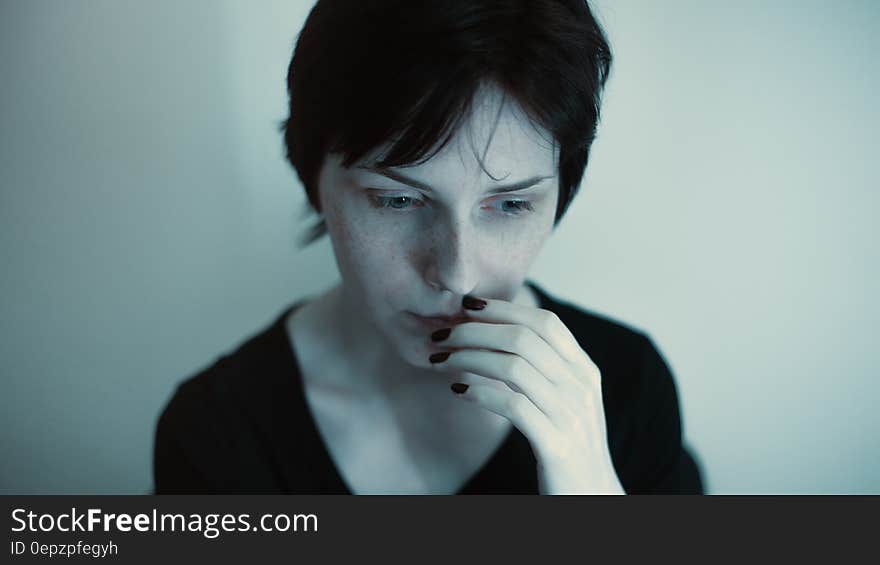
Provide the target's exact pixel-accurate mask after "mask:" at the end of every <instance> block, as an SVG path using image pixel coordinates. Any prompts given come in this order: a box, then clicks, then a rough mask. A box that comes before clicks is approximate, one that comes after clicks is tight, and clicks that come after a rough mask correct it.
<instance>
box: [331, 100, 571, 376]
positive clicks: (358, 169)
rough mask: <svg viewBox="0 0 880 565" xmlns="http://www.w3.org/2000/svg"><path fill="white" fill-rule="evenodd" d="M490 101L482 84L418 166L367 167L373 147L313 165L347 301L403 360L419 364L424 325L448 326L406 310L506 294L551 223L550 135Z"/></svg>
mask: <svg viewBox="0 0 880 565" xmlns="http://www.w3.org/2000/svg"><path fill="white" fill-rule="evenodd" d="M499 102H500V96H499V95H498V93H497V91H484V93H483V94H481V95H480V96H479V97H478V98H477V99H476V100H475V104H474V111H473V113H472V115H471V117H470V118H469V119H468V120H467V121H466V123H465V124H464V125H463V127H462V128H460V129H459V131H458V133H457V135H456V136H455V137H453V138H452V139H451V140H450V143H449V144H448V145H447V146H446V147H445V148H444V149H443V150H442V151H441V152H440V153H438V154H437V155H435V156H434V157H433V158H432V159H430V160H429V161H427V162H426V163H424V164H422V165H417V166H409V167H401V168H392V169H384V170H380V169H376V168H374V167H373V166H372V165H373V163H372V160H373V158H374V157H375V155H376V154H377V153H378V152H374V153H373V154H372V155H370V156H368V157H367V158H365V159H364V160H362V161H361V162H359V163H356V164H355V165H354V166H352V167H351V168H349V169H345V168H342V166H341V165H340V161H341V160H340V157H339V156H337V155H329V156H328V157H327V159H326V160H325V164H324V166H323V168H322V170H321V174H320V178H319V194H320V199H321V206H322V210H323V213H324V220H325V222H326V224H327V230H328V234H329V236H330V239H331V242H332V245H333V250H334V253H335V257H336V262H337V265H338V267H339V270H340V274H341V277H342V287H343V296H344V301H345V303H346V306H347V307H349V308H351V309H353V310H356V311H355V312H352V313H351V314H352V317H353V319H356V320H359V321H358V322H357V323H360V322H364V323H366V326H365V327H369V331H378V332H379V334H381V336H383V337H384V338H385V340H387V342H388V343H389V344H390V346H391V349H392V350H393V351H394V353H396V354H397V355H398V356H399V357H400V358H401V359H403V360H404V361H406V362H407V363H409V364H410V365H414V366H417V367H428V366H430V363H429V362H428V361H427V357H428V355H430V354H431V353H433V352H435V351H438V349H437V347H436V346H434V345H433V344H432V342H431V340H430V338H429V336H430V334H431V332H432V331H433V330H435V329H439V328H442V327H449V325H450V324H449V323H448V322H447V323H443V322H435V323H431V322H428V323H426V322H425V321H423V320H419V318H417V317H416V316H414V315H421V316H441V315H442V316H448V317H453V316H456V315H462V313H463V312H462V308H461V299H462V297H463V296H464V295H465V294H473V295H475V296H483V297H488V298H499V299H502V300H509V301H513V300H514V297H516V296H517V294H518V292H519V291H520V290H521V288H522V285H523V280H524V278H525V277H526V274H527V271H528V269H529V266H530V265H531V263H532V261H533V260H534V259H535V257H536V256H537V254H538V252H539V251H540V250H541V248H542V246H543V245H544V242H545V241H546V239H547V237H548V236H549V235H550V233H551V231H552V229H553V219H554V215H555V211H556V203H557V199H558V176H557V153H556V152H555V151H554V148H553V145H552V142H551V141H550V140H552V137H551V136H550V135H549V134H547V133H546V132H544V131H541V133H540V134H539V133H538V132H537V131H535V128H534V126H533V125H532V124H531V123H530V122H528V121H527V119H526V118H525V117H524V115H523V114H522V112H521V111H519V109H518V108H517V107H511V102H510V101H508V102H507V103H505V104H504V107H503V109H502V111H501V113H500V115H499V113H498V108H499ZM496 123H497V127H495V124H496ZM493 130H494V131H493ZM539 131H540V130H539ZM483 155H484V157H483V164H484V167H485V170H484V168H483V167H481V166H480V162H479V159H480V157H481V156H483ZM487 171H488V173H489V174H491V177H490V176H489V174H487ZM492 177H494V179H493V178H492Z"/></svg>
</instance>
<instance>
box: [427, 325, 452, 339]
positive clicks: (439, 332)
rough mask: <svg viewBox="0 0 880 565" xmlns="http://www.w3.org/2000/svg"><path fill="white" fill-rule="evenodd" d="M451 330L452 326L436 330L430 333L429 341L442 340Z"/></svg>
mask: <svg viewBox="0 0 880 565" xmlns="http://www.w3.org/2000/svg"><path fill="white" fill-rule="evenodd" d="M451 331H452V328H443V329H442V330H437V331H436V332H434V333H432V334H431V341H443V340H444V339H446V338H447V337H449V332H451Z"/></svg>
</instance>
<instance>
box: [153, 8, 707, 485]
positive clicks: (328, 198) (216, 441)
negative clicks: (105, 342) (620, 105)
mask: <svg viewBox="0 0 880 565" xmlns="http://www.w3.org/2000/svg"><path fill="white" fill-rule="evenodd" d="M610 65H611V54H610V49H609V47H608V44H607V41H606V39H605V36H604V34H603V32H602V30H601V28H600V26H599V25H598V23H597V22H596V21H595V19H594V17H593V15H592V13H591V11H590V9H589V7H588V6H587V4H586V3H585V2H584V1H583V0H543V1H542V0H532V1H529V0H518V1H514V0H479V1H468V2H457V1H449V2H444V1H441V2H438V1H432V2H413V1H412V0H406V1H400V0H385V1H378V2H360V1H352V2H339V1H332V0H319V2H318V3H317V5H316V6H315V7H314V9H313V10H312V12H311V13H310V15H309V17H308V20H307V21H306V24H305V27H304V29H303V31H302V33H301V35H300V37H299V40H298V42H297V46H296V49H295V51H294V55H293V59H292V61H291V64H290V68H289V72H288V92H289V94H290V117H289V119H288V120H287V121H286V122H285V124H284V128H283V129H284V134H285V137H284V139H285V143H286V147H287V155H288V158H289V160H290V162H291V164H292V165H293V167H294V168H295V170H296V171H297V173H298V175H299V177H300V179H301V181H302V184H303V186H304V188H305V191H306V194H307V196H308V200H309V203H310V205H311V207H312V208H313V209H314V211H315V212H317V213H318V214H319V215H320V216H321V217H322V219H321V222H320V223H319V224H318V225H317V226H316V228H315V229H313V231H312V235H311V237H310V238H309V241H314V239H316V238H317V237H320V236H321V235H323V234H324V233H327V234H329V236H330V240H331V242H332V246H333V251H334V254H335V258H336V262H337V265H338V267H339V271H340V274H341V281H340V282H339V284H337V285H335V286H333V287H332V288H330V289H328V290H327V291H326V292H324V293H322V294H321V295H319V296H315V297H312V298H311V299H308V300H302V301H299V302H297V303H296V304H293V305H291V306H288V307H287V308H285V309H284V311H283V312H282V313H281V314H280V315H279V316H278V317H277V318H276V320H275V321H274V322H273V323H272V324H271V325H270V326H268V327H267V328H266V329H264V330H263V331H261V332H259V333H258V334H257V335H255V336H253V337H252V338H251V339H250V340H248V341H247V342H246V343H244V344H243V345H242V346H241V347H239V348H238V349H237V350H235V351H234V352H232V353H230V354H228V355H226V356H223V357H222V358H220V359H219V360H218V361H217V362H216V363H214V364H213V365H212V366H210V367H208V368H206V369H205V370H203V371H201V372H200V373H199V374H197V375H195V376H193V377H191V378H190V379H188V380H186V381H185V382H184V383H182V384H181V385H180V387H179V388H178V390H177V391H176V393H175V395H174V397H173V398H172V400H171V401H170V402H169V404H168V406H166V408H165V410H164V412H163V414H162V417H161V418H160V421H159V424H158V427H157V435H156V448H155V460H154V467H155V468H154V471H155V479H156V489H157V492H159V493H166V492H167V493H171V492H251V493H256V492H291V493H383V494H393V493H413V494H415V493H423V494H452V493H494V492H511V493H512V492H520V493H541V494H559V493H565V494H598V493H609V494H624V493H642V492H700V491H701V486H700V481H699V475H698V474H697V473H696V470H695V468H694V467H693V463H692V461H691V460H690V458H689V457H688V455H687V453H686V452H685V451H684V450H683V448H682V443H681V429H680V426H681V424H680V418H679V412H678V399H677V395H676V390H675V385H674V382H673V378H672V376H671V374H670V372H669V369H668V368H667V366H666V364H665V363H664V361H663V359H662V357H661V355H660V354H659V352H658V351H657V350H656V348H655V347H654V346H653V344H652V342H651V341H650V339H649V338H647V337H646V336H645V335H644V334H642V333H640V332H638V331H636V330H633V329H630V328H628V327H627V326H624V325H622V324H620V323H617V322H614V321H611V320H608V319H605V318H601V317H599V316H596V315H594V314H591V313H588V312H586V311H584V310H582V309H580V308H578V307H576V306H574V305H572V304H568V303H565V302H562V301H560V300H558V299H555V298H553V297H551V295H549V294H548V293H547V292H546V291H545V290H544V289H542V288H540V287H539V286H538V285H536V284H535V283H533V282H531V281H528V280H526V274H527V271H528V268H529V266H530V264H531V263H532V262H533V261H534V259H535V258H536V256H537V254H538V253H539V252H540V250H541V248H542V247H543V245H544V243H545V241H546V240H547V238H548V237H549V236H550V235H551V233H552V231H553V229H554V228H555V226H556V225H557V224H558V223H559V221H560V220H561V218H562V217H563V215H564V213H565V211H566V209H567V208H568V206H569V204H570V203H571V200H572V198H573V196H574V195H575V193H576V192H577V188H578V185H579V184H580V181H581V179H582V177H583V173H584V170H585V167H586V164H587V158H588V155H589V149H590V145H591V143H592V141H593V138H594V136H595V131H596V126H597V123H598V119H599V107H600V98H601V92H602V89H603V87H604V84H605V81H606V79H607V76H608V72H609V70H610ZM575 252H576V251H575Z"/></svg>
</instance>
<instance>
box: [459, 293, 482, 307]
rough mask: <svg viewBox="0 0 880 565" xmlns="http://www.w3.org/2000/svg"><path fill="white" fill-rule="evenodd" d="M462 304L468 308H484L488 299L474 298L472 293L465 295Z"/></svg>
mask: <svg viewBox="0 0 880 565" xmlns="http://www.w3.org/2000/svg"><path fill="white" fill-rule="evenodd" d="M461 305H462V306H464V307H465V308H467V309H468V310H482V309H483V308H485V307H486V301H485V300H480V299H479V298H474V297H473V296H471V295H465V297H464V298H462V299H461Z"/></svg>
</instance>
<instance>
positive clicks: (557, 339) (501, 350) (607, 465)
mask: <svg viewBox="0 0 880 565" xmlns="http://www.w3.org/2000/svg"><path fill="white" fill-rule="evenodd" d="M462 303H463V305H464V307H465V308H467V309H468V316H469V317H470V318H471V319H473V320H474V321H473V322H470V321H468V322H463V323H461V324H459V325H457V326H455V327H454V328H450V332H448V337H447V338H445V339H442V340H440V341H441V343H442V345H443V347H444V348H446V347H449V349H450V351H449V352H442V353H435V354H434V355H432V356H431V358H430V361H431V363H432V365H433V366H434V367H435V368H436V369H438V370H450V371H459V372H461V371H464V372H467V373H472V374H473V375H474V376H476V378H475V379H470V378H468V379H467V380H471V381H472V382H470V383H469V385H468V387H467V390H466V391H465V392H464V393H462V394H460V395H459V396H460V397H461V398H462V399H466V400H469V401H471V402H476V403H477V404H479V405H480V406H482V407H483V408H485V409H487V410H490V411H492V412H494V413H495V414H498V415H499V416H503V417H504V418H507V419H508V420H510V421H511V422H512V423H513V425H515V426H516V427H517V428H518V429H519V430H520V431H521V432H522V434H523V435H524V436H525V437H526V438H527V439H528V440H529V443H530V444H531V446H532V451H533V452H534V454H535V459H536V460H537V462H538V484H539V490H540V493H541V494H626V493H625V491H624V490H623V487H622V485H621V484H620V480H619V479H618V477H617V473H616V472H615V470H614V466H613V464H612V461H611V454H610V451H609V448H608V440H607V437H606V429H605V411H604V408H603V405H602V387H601V380H600V379H601V375H600V373H599V368H598V367H597V366H596V365H595V364H594V363H593V361H592V360H591V359H590V357H589V356H588V355H587V353H586V352H585V351H584V350H583V349H582V348H581V347H580V345H579V344H578V342H577V340H576V339H575V338H574V336H573V335H572V334H571V332H570V331H569V330H568V328H567V327H566V326H565V324H563V323H562V321H561V320H560V319H559V318H558V317H557V316H556V314H555V313H553V312H550V311H548V310H542V309H536V308H530V307H527V306H522V305H519V304H514V303H512V302H507V301H504V300H491V299H475V298H473V297H470V296H466V297H465V298H464V300H463V301H462ZM481 304H484V306H482V307H481V308H480V305H481ZM474 306H476V307H477V308H478V309H474ZM444 333H447V332H445V330H438V331H437V332H434V334H433V335H432V339H434V340H435V341H438V340H436V339H435V336H442V335H443V334H444ZM480 377H484V378H485V379H491V380H495V381H500V382H502V383H504V385H506V386H497V385H498V383H491V382H488V381H486V380H484V379H482V378H480ZM493 384H494V385H496V386H493ZM453 387H456V385H453ZM459 388H460V387H459Z"/></svg>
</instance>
